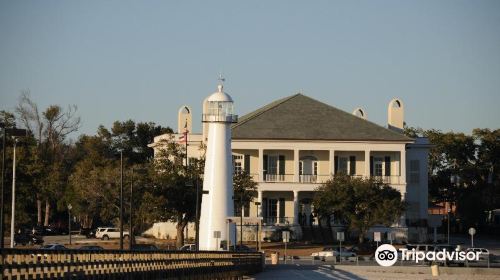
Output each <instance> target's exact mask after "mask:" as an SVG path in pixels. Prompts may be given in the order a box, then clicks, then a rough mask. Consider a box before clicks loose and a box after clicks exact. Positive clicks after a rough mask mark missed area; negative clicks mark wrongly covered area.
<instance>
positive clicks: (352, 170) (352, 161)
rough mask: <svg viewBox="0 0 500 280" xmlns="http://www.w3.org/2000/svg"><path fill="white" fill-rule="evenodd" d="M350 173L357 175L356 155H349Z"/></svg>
mask: <svg viewBox="0 0 500 280" xmlns="http://www.w3.org/2000/svg"><path fill="white" fill-rule="evenodd" d="M349 169H350V170H349V174H350V175H356V157H355V156H350V157H349Z"/></svg>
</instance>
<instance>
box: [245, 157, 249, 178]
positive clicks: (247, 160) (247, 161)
mask: <svg viewBox="0 0 500 280" xmlns="http://www.w3.org/2000/svg"><path fill="white" fill-rule="evenodd" d="M244 164H245V172H246V173H248V174H250V155H245V163H244Z"/></svg>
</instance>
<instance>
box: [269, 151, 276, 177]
mask: <svg viewBox="0 0 500 280" xmlns="http://www.w3.org/2000/svg"><path fill="white" fill-rule="evenodd" d="M267 164H268V165H267V168H268V169H267V170H268V173H269V174H278V156H271V155H270V156H269V157H268V163H267Z"/></svg>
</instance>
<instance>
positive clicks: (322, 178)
mask: <svg viewBox="0 0 500 280" xmlns="http://www.w3.org/2000/svg"><path fill="white" fill-rule="evenodd" d="M250 176H251V177H252V179H253V180H254V181H255V182H260V181H261V180H260V176H259V174H255V173H252V174H250ZM350 176H351V177H355V178H366V177H365V175H350ZM298 178H299V181H298V182H296V181H295V175H294V174H265V175H264V182H268V183H304V184H308V183H309V184H322V183H325V182H326V181H328V180H329V179H331V178H332V176H331V175H310V174H303V175H299V176H298ZM372 178H374V179H377V180H380V181H382V182H383V183H385V184H401V182H402V181H401V176H398V175H392V176H372Z"/></svg>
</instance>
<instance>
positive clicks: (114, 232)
mask: <svg viewBox="0 0 500 280" xmlns="http://www.w3.org/2000/svg"><path fill="white" fill-rule="evenodd" d="M95 237H96V238H99V239H102V240H109V239H111V238H120V229H119V228H113V227H99V228H97V231H96V233H95ZM123 238H125V239H127V238H129V232H128V231H123Z"/></svg>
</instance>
